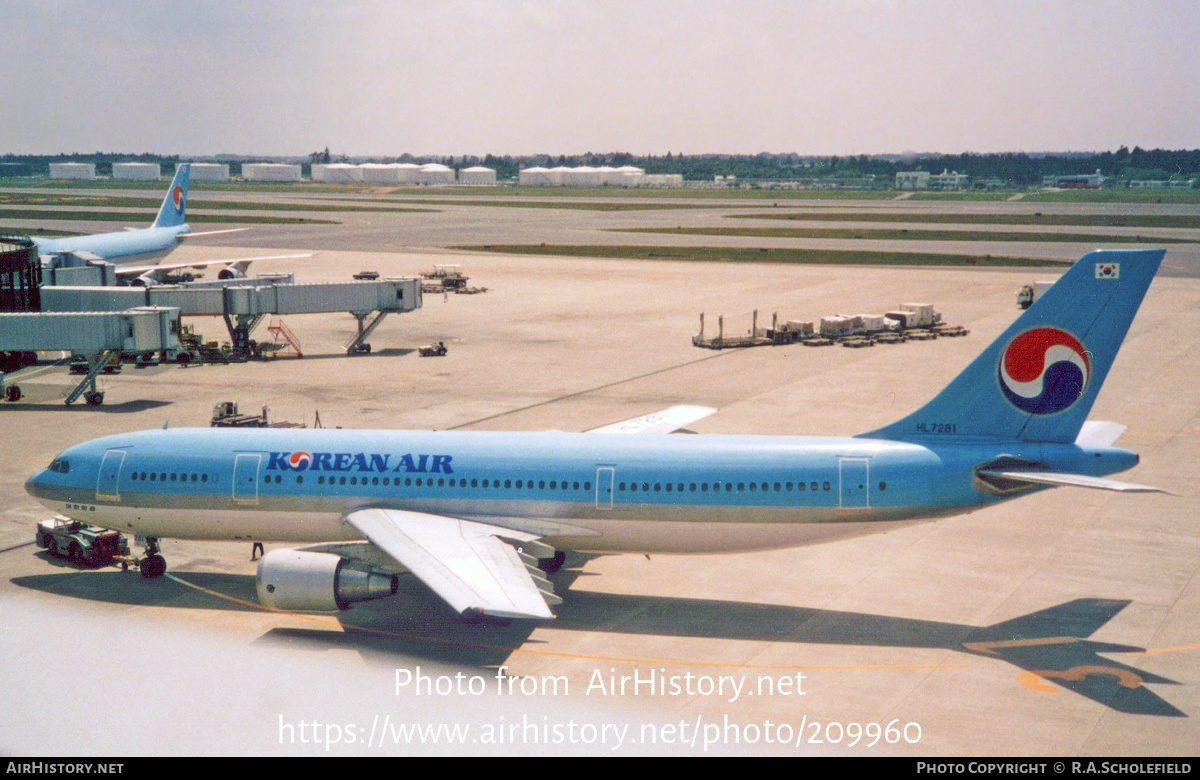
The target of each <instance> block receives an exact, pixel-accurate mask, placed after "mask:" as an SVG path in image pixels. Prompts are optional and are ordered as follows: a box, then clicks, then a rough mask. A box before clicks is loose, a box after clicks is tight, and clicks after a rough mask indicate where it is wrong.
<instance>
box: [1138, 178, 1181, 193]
mask: <svg viewBox="0 0 1200 780" xmlns="http://www.w3.org/2000/svg"><path fill="white" fill-rule="evenodd" d="M1195 183H1196V180H1195V179H1134V180H1133V181H1131V182H1129V187H1130V188H1131V189H1165V190H1180V189H1187V188H1189V187H1191V186H1193V185H1194V184H1195Z"/></svg>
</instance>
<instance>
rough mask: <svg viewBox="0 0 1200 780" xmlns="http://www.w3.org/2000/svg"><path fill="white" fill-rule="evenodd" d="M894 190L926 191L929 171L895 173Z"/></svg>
mask: <svg viewBox="0 0 1200 780" xmlns="http://www.w3.org/2000/svg"><path fill="white" fill-rule="evenodd" d="M896 189H898V190H927V189H929V171H897V172H896Z"/></svg>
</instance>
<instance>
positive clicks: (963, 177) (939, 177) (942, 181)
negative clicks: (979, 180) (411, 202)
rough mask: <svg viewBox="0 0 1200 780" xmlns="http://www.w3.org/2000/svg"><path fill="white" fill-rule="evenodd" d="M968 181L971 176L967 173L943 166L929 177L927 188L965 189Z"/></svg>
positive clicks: (968, 184)
mask: <svg viewBox="0 0 1200 780" xmlns="http://www.w3.org/2000/svg"><path fill="white" fill-rule="evenodd" d="M970 182H971V177H970V176H968V175H967V174H965V173H958V172H957V171H948V170H946V169H945V168H943V169H942V172H941V173H937V174H934V175H933V176H930V177H929V189H931V190H943V191H956V190H965V189H967V188H968V187H969V186H970Z"/></svg>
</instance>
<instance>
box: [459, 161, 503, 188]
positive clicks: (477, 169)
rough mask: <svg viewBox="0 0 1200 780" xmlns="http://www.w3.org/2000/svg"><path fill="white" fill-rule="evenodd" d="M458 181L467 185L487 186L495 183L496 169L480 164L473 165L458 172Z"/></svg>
mask: <svg viewBox="0 0 1200 780" xmlns="http://www.w3.org/2000/svg"><path fill="white" fill-rule="evenodd" d="M458 183H459V184H466V185H468V186H479V187H488V186H492V185H494V184H495V183H496V171H495V170H494V169H492V168H486V167H484V166H482V165H473V166H471V167H470V168H463V169H462V170H461V171H459V172H458Z"/></svg>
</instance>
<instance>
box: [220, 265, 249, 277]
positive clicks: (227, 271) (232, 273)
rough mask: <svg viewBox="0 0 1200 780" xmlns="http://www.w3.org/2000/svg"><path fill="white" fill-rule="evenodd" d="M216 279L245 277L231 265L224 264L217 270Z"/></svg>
mask: <svg viewBox="0 0 1200 780" xmlns="http://www.w3.org/2000/svg"><path fill="white" fill-rule="evenodd" d="M217 278H218V279H245V278H246V274H245V273H243V272H242V271H239V270H238V269H237V268H234V267H233V266H226V267H225V268H222V269H221V270H220V271H218V272H217Z"/></svg>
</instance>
